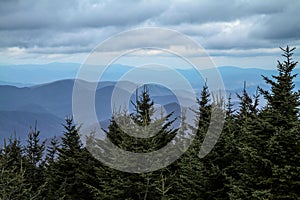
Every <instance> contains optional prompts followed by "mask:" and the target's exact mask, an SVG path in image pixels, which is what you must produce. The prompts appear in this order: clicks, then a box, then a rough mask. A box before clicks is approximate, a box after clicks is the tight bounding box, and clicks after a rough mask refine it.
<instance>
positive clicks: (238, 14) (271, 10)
mask: <svg viewBox="0 0 300 200" xmlns="http://www.w3.org/2000/svg"><path fill="white" fill-rule="evenodd" d="M299 10H300V1H298V0H290V1H279V0H278V1H277V0H265V1H261V0H224V1H216V0H201V1H192V0H191V1H179V0H178V1H158V0H157V1H156V0H151V1H146V0H144V1H136V0H131V1H130V0H127V1H113V0H102V1H96V0H77V1H61V0H51V1H50V0H45V1H35V0H26V1H25V0H12V1H8V0H3V1H0V38H1V39H0V48H1V49H8V48H14V47H18V48H21V49H25V50H26V51H27V52H28V53H41V54H43V53H44V54H56V53H59V54H62V53H65V54H73V53H82V52H87V53H88V52H90V51H91V50H92V49H93V48H94V47H95V46H96V45H97V44H98V43H99V42H101V41H102V40H104V39H106V38H107V37H110V36H111V35H113V34H115V33H118V32H120V31H124V30H127V29H129V28H136V27H145V26H161V27H165V28H172V29H175V30H178V31H180V32H182V33H185V34H187V35H188V36H191V37H192V38H194V39H195V40H196V41H198V42H199V43H200V44H201V45H203V46H204V47H205V48H207V49H209V50H213V52H214V53H215V54H216V55H219V54H218V52H217V51H218V50H220V51H219V52H220V54H223V55H227V54H228V53H226V52H225V50H231V49H242V50H247V49H258V52H259V51H262V49H263V51H265V52H266V54H269V53H270V51H266V49H268V48H270V49H272V48H274V47H276V48H277V47H278V46H284V45H286V44H290V45H292V46H300V20H299V19H300V14H299ZM146 36H147V35H146ZM146 36H145V37H146ZM168 39H169V40H171V38H168ZM141 41H145V38H134V40H131V41H125V42H124V43H132V46H134V44H135V43H139V42H141ZM157 42H158V44H161V45H163V44H164V41H157ZM126 45H127V46H128V44H126ZM232 52H235V53H236V54H238V53H239V51H232ZM229 54H230V52H229ZM253 54H255V53H253Z"/></svg>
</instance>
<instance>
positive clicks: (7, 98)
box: [0, 63, 300, 138]
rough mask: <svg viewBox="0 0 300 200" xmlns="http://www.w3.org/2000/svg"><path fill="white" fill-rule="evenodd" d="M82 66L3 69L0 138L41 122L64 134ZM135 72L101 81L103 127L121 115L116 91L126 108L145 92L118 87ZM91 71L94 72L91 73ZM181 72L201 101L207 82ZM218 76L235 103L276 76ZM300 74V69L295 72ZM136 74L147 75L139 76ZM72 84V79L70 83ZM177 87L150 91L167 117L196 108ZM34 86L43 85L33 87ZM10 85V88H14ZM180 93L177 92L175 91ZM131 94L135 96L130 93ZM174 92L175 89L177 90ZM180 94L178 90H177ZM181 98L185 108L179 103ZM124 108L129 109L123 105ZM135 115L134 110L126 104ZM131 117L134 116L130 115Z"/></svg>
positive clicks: (231, 70) (118, 72) (116, 69)
mask: <svg viewBox="0 0 300 200" xmlns="http://www.w3.org/2000/svg"><path fill="white" fill-rule="evenodd" d="M79 67H80V65H79V64H72V63H67V64H63V63H51V64H47V65H17V66H0V137H4V136H6V137H7V136H9V135H11V134H13V132H14V131H16V132H17V135H19V136H20V137H22V138H23V136H24V134H27V133H28V130H29V126H30V125H34V122H35V120H38V127H39V129H41V131H42V132H44V133H45V135H47V137H48V136H52V135H54V134H57V135H59V134H62V126H61V125H60V124H61V123H63V119H64V118H65V117H66V116H69V115H71V114H72V91H73V85H74V79H73V78H74V77H76V74H77V70H78V69H79ZM132 69H134V68H133V67H130V66H124V65H113V66H112V67H110V68H108V69H107V71H106V72H105V75H104V76H103V79H102V82H100V83H99V84H98V85H97V87H96V93H95V100H96V105H95V108H96V112H97V113H96V114H97V116H98V120H99V121H101V125H102V127H107V126H108V124H109V120H110V119H111V115H112V110H118V109H119V108H116V107H115V105H112V104H114V102H111V97H112V94H113V91H114V90H116V91H118V92H117V95H116V98H117V99H118V100H120V101H124V102H125V97H126V96H130V99H131V100H132V101H134V99H135V92H134V90H135V89H136V88H138V87H139V86H141V85H142V84H141V83H139V82H138V83H133V82H130V81H119V82H118V83H117V82H116V81H117V80H119V78H120V77H121V76H122V74H124V73H126V72H128V71H130V70H132ZM91 70H95V68H92V66H91ZM146 72H147V75H149V76H155V75H156V76H157V74H159V75H160V76H162V75H163V74H164V73H167V71H164V72H163V71H156V70H154V69H153V70H151V69H150V70H149V69H147V71H146ZM178 72H179V73H180V74H181V75H182V76H184V77H185V78H187V79H188V80H189V81H190V83H191V85H192V86H193V88H194V89H195V91H196V94H197V96H199V92H200V91H201V89H202V86H203V84H204V80H205V77H204V78H202V77H201V75H200V74H199V73H198V72H197V71H195V70H193V69H190V70H182V69H181V70H180V69H178ZM202 72H203V74H210V73H212V71H209V70H206V71H205V70H203V71H202ZM219 72H220V74H221V76H222V78H223V81H224V85H225V88H226V91H227V95H229V94H231V95H232V98H233V99H232V101H233V102H234V103H237V102H238V100H237V97H236V93H241V91H242V89H243V83H244V81H246V83H247V91H248V92H249V94H251V95H252V94H255V93H256V90H257V86H260V87H262V88H265V89H267V86H266V85H265V83H264V81H263V79H262V77H261V75H265V76H268V77H271V75H273V74H275V75H276V74H277V72H276V71H275V70H264V69H255V68H253V69H242V68H238V67H220V68H219ZM295 72H296V73H300V70H299V69H296V70H295ZM138 73H141V74H142V73H145V71H143V70H141V71H139V72H138ZM68 78H70V79H68ZM166 79H167V81H170V83H171V82H172V81H174V85H173V86H174V87H173V88H172V89H173V91H171V90H170V89H168V88H167V87H165V86H162V85H159V84H150V85H149V86H148V87H149V91H150V94H151V96H152V98H153V99H154V101H155V103H156V104H157V107H159V106H158V105H160V106H163V108H164V109H165V111H167V113H170V112H174V116H179V115H180V106H179V104H180V103H182V104H183V105H184V106H186V105H191V104H195V99H194V98H193V95H192V94H190V93H189V92H188V91H186V90H185V89H184V88H180V85H176V80H171V79H170V80H169V76H167V75H166ZM79 82H80V83H81V84H82V85H83V87H85V88H86V89H90V88H91V85H92V83H90V82H87V81H82V80H81V81H79ZM32 83H42V84H35V85H31V84H32ZM10 84H11V85H10ZM295 85H296V89H299V88H300V77H297V79H296V83H295ZM177 87H178V88H177ZM129 88H131V89H132V90H129ZM174 88H175V89H174ZM176 88H177V89H176ZM175 93H176V94H179V96H180V97H181V98H180V99H181V100H182V102H179V99H178V98H177V97H176V95H175ZM261 102H262V105H263V104H264V100H263V99H261ZM124 104H125V103H124ZM127 106H129V109H130V110H131V111H132V110H133V106H132V105H131V104H130V102H127ZM131 111H130V112H131Z"/></svg>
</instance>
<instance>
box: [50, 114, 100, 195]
mask: <svg viewBox="0 0 300 200" xmlns="http://www.w3.org/2000/svg"><path fill="white" fill-rule="evenodd" d="M64 128H65V132H64V136H63V137H62V144H61V148H59V149H58V158H57V161H56V162H55V165H54V168H55V169H54V170H55V171H54V177H53V182H52V183H53V185H51V186H50V187H54V188H55V190H53V192H54V194H52V196H51V198H52V199H57V198H62V197H63V199H78V200H79V199H91V198H92V194H91V192H90V191H89V189H88V188H87V187H86V185H85V184H91V185H93V183H92V181H93V179H91V176H90V174H93V167H94V166H95V163H94V162H93V161H94V159H93V158H92V157H91V155H90V154H89V152H88V151H87V150H86V149H85V148H83V146H82V143H81V141H80V136H79V128H78V127H76V125H74V124H73V119H72V118H66V125H64Z"/></svg>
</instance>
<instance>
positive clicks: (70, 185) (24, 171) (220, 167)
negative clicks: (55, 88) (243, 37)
mask: <svg viewBox="0 0 300 200" xmlns="http://www.w3.org/2000/svg"><path fill="white" fill-rule="evenodd" d="M294 49H295V48H292V49H291V48H289V47H286V48H285V49H282V51H283V54H282V55H283V57H284V58H285V60H284V61H283V62H280V61H278V66H277V68H278V74H277V75H274V76H272V78H269V77H264V76H263V79H264V80H265V81H266V83H267V84H269V86H270V90H269V91H265V90H263V89H261V88H258V90H257V94H256V95H254V96H253V97H252V96H251V95H249V94H248V93H247V91H246V89H245V88H246V87H244V91H243V92H242V94H238V95H237V96H238V98H239V100H240V102H239V107H238V109H236V110H234V109H233V105H232V103H231V98H229V99H228V102H227V103H226V109H224V112H226V119H225V124H224V128H223V131H222V134H221V137H220V138H219V140H218V142H217V144H216V146H215V147H214V148H213V150H212V151H211V152H210V153H209V154H208V155H207V156H205V157H204V158H202V159H199V157H198V152H199V150H200V146H201V144H202V141H203V138H204V137H205V135H206V132H207V128H208V125H209V123H210V117H211V111H212V109H214V108H215V106H214V104H215V103H216V102H214V101H212V99H213V98H212V94H210V93H209V91H208V88H207V86H206V85H205V86H204V87H203V89H202V92H201V96H200V97H199V99H197V103H198V109H197V110H196V111H195V113H196V114H197V117H198V119H197V126H198V129H197V131H196V136H195V139H194V141H193V144H192V145H191V146H190V147H189V149H188V150H187V151H186V152H185V153H184V154H183V155H182V156H181V157H180V158H179V159H178V160H176V161H175V162H173V163H172V164H171V165H169V166H167V167H165V168H163V169H160V170H157V171H153V172H148V173H126V172H121V171H118V170H115V169H112V168H109V167H107V166H105V165H104V164H102V163H101V162H100V161H98V160H97V159H95V158H94V157H93V156H92V155H91V154H90V153H89V151H87V149H86V148H85V147H83V145H82V143H81V141H80V136H79V128H80V127H78V126H76V125H74V123H73V120H72V118H67V119H66V123H65V125H64V127H65V132H64V135H63V137H62V138H61V139H58V138H53V139H52V141H51V145H47V146H46V145H45V142H43V141H40V139H39V137H40V132H39V131H38V130H37V128H36V126H35V127H34V128H31V129H30V132H29V135H28V140H27V142H26V145H21V143H20V141H19V140H18V139H16V138H14V137H12V138H10V139H8V140H7V141H4V145H3V148H2V149H1V152H0V200H7V199H17V200H20V199H24V200H26V199H32V200H34V199H55V200H56V199H66V200H68V199H73V200H79V199H99V200H100V199H205V200H206V199H300V134H299V131H300V127H299V106H300V99H299V97H300V93H299V91H295V90H294V82H293V79H294V78H295V77H296V74H293V69H294V68H295V67H296V65H297V62H295V61H293V60H292V55H293V51H294ZM260 95H262V96H263V97H264V98H265V99H266V101H267V103H266V105H265V106H264V107H262V108H260V107H259V96H260ZM153 105H154V103H153V101H152V100H151V98H150V94H149V91H148V89H147V87H144V90H143V91H142V93H141V94H140V95H139V98H137V100H136V102H134V106H135V112H134V113H132V114H130V115H129V116H130V118H131V119H132V121H133V122H134V123H135V124H138V125H139V126H147V125H149V124H150V122H151V123H156V126H161V131H159V133H158V134H157V135H155V136H153V137H150V138H147V139H141V138H135V137H132V136H129V135H127V134H126V133H124V132H123V131H122V129H121V128H120V127H119V126H118V123H116V120H117V119H116V118H115V117H113V118H112V119H111V124H110V126H109V128H108V130H107V138H105V140H110V141H112V142H113V143H114V144H115V145H117V146H118V147H120V148H122V149H125V150H128V151H132V152H150V151H153V150H157V149H160V148H161V147H162V146H164V145H165V144H166V143H168V142H169V141H170V140H172V138H173V137H174V136H175V135H176V132H177V131H184V129H181V130H177V129H174V128H172V123H173V122H174V120H178V119H176V118H174V117H173V118H172V114H170V115H168V116H164V117H163V118H162V119H164V121H163V122H162V121H161V119H153V118H151V117H152V115H153ZM122 116H123V115H120V116H119V117H122ZM124 119H125V120H126V118H124ZM181 120H183V121H184V119H181ZM129 124H130V123H129ZM98 142H101V141H98ZM102 142H105V141H102ZM104 153H105V152H104ZM120 162H121V164H122V163H124V164H127V165H130V164H131V162H130V161H126V160H120Z"/></svg>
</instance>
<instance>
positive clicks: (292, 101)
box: [260, 46, 300, 199]
mask: <svg viewBox="0 0 300 200" xmlns="http://www.w3.org/2000/svg"><path fill="white" fill-rule="evenodd" d="M281 50H282V51H283V54H282V56H283V57H284V58H285V60H284V61H283V62H280V61H278V65H277V69H278V75H277V76H272V77H273V79H274V80H271V79H269V78H268V77H263V78H264V80H265V81H266V83H267V84H269V85H270V86H271V90H270V91H265V90H263V89H261V90H260V91H261V93H262V94H263V95H264V97H265V99H266V100H267V106H266V108H265V109H264V110H263V113H262V118H263V120H264V122H265V123H266V126H265V127H264V130H263V131H264V133H265V134H266V135H267V136H268V138H267V140H266V141H267V142H266V144H265V145H266V147H267V148H266V149H265V159H267V160H268V161H269V163H270V165H269V171H268V175H269V176H268V179H267V181H268V185H269V190H270V193H271V194H272V198H274V199H295V198H298V197H299V196H300V193H299V190H298V189H296V188H299V187H300V176H299V171H300V167H299V166H300V162H299V157H300V148H299V143H300V140H299V138H300V136H299V118H298V117H299V106H300V92H299V91H294V88H295V83H294V79H295V78H296V76H297V74H293V70H294V69H295V67H296V65H297V62H295V61H293V59H292V55H293V51H294V50H295V48H290V47H289V46H287V47H286V48H285V49H283V48H281Z"/></svg>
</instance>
